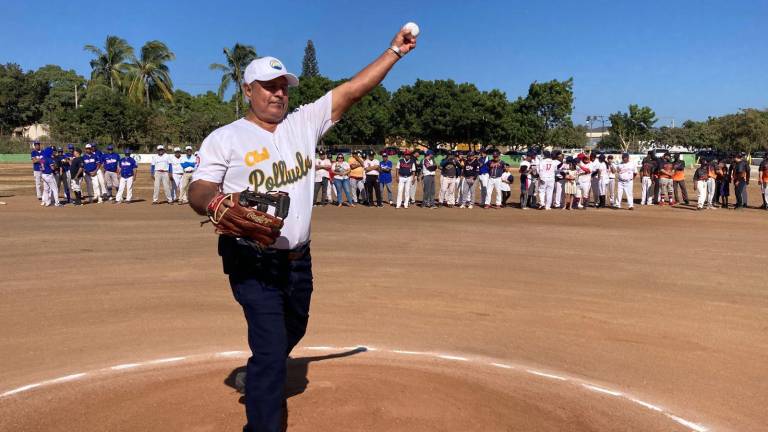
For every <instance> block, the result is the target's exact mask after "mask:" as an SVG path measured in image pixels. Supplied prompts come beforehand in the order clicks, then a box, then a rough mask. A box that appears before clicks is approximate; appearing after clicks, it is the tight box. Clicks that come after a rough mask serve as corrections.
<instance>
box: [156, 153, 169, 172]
mask: <svg viewBox="0 0 768 432" xmlns="http://www.w3.org/2000/svg"><path fill="white" fill-rule="evenodd" d="M152 166H153V167H155V171H168V170H169V168H170V166H171V157H170V156H169V155H168V153H163V155H162V156H161V155H159V154H156V155H153V156H152Z"/></svg>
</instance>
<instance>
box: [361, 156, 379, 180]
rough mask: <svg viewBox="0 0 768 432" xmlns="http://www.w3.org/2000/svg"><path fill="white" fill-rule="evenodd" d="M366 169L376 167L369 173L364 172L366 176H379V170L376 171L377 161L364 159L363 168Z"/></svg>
mask: <svg viewBox="0 0 768 432" xmlns="http://www.w3.org/2000/svg"><path fill="white" fill-rule="evenodd" d="M368 167H376V169H374V170H371V171H366V172H365V174H366V175H375V176H377V175H379V169H378V168H379V161H378V160H376V159H372V160H371V159H366V160H365V161H364V162H363V168H368Z"/></svg>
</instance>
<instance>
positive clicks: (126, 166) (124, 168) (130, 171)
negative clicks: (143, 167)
mask: <svg viewBox="0 0 768 432" xmlns="http://www.w3.org/2000/svg"><path fill="white" fill-rule="evenodd" d="M118 164H119V166H120V182H119V184H118V187H117V197H116V198H115V202H116V203H117V204H120V203H122V202H123V192H125V202H127V203H130V202H131V201H132V200H133V182H134V180H136V170H137V169H138V168H139V165H138V164H137V163H136V159H134V158H132V157H131V149H125V157H123V158H121V159H120V162H119V163H118Z"/></svg>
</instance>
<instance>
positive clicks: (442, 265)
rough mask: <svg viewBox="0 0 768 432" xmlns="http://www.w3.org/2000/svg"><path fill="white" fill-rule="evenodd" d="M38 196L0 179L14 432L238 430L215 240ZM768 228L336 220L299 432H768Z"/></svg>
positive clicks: (332, 211) (321, 260) (701, 221)
mask: <svg viewBox="0 0 768 432" xmlns="http://www.w3.org/2000/svg"><path fill="white" fill-rule="evenodd" d="M142 174H143V178H140V181H139V185H138V188H137V191H136V193H135V196H136V197H137V198H140V199H147V198H149V196H150V194H151V193H150V191H149V183H148V180H149V178H148V176H147V175H146V172H143V173H142ZM31 178H32V177H31V173H28V172H27V171H26V168H23V167H18V166H8V165H0V196H2V195H5V197H2V198H0V200H2V201H5V202H6V203H7V205H5V206H0V227H1V228H0V262H1V263H2V269H3V272H2V274H3V277H4V278H3V282H2V284H0V328H1V329H2V333H0V394H3V396H0V431H6V430H8V431H71V430H80V431H97V430H114V431H129V430H134V431H135V430H195V431H221V430H239V426H240V425H241V424H242V422H243V417H244V416H243V407H242V405H241V404H239V403H238V399H239V395H238V394H237V393H236V392H235V390H234V389H233V388H232V387H231V386H230V385H228V383H226V382H225V381H228V378H230V376H231V374H232V373H233V371H234V370H235V369H236V368H237V367H239V366H241V365H242V364H243V361H244V360H243V358H242V356H235V357H226V356H224V357H221V358H217V357H215V356H214V357H211V356H212V355H214V354H215V353H222V352H230V351H241V350H245V349H247V347H246V345H245V322H244V319H243V318H242V315H241V311H240V310H239V307H238V306H237V304H236V303H235V302H234V300H233V299H232V298H231V293H230V291H229V287H228V285H227V281H226V278H225V277H224V275H223V274H222V273H221V266H220V262H219V261H218V259H217V257H216V252H215V237H214V235H213V234H211V232H210V227H204V228H200V226H199V224H198V221H199V220H200V218H199V217H198V216H196V215H194V214H193V213H192V212H191V211H190V210H189V208H187V207H182V206H169V205H160V206H151V205H149V203H148V202H146V201H144V202H138V203H134V204H130V205H120V206H117V205H112V204H101V205H88V206H83V207H79V208H75V207H71V206H67V207H64V208H41V207H40V206H39V205H38V202H37V201H36V200H35V199H34V197H33V196H32V188H31V186H30V181H31ZM9 195H11V196H9ZM513 199H514V194H513ZM750 204H752V205H757V204H759V195H758V193H757V190H756V187H755V186H754V185H752V186H751V189H750ZM767 227H768V212H764V211H759V210H745V211H738V212H737V211H726V210H712V211H705V212H696V211H690V210H689V209H688V208H658V207H654V208H639V209H637V210H636V211H635V212H627V211H612V210H601V211H593V210H590V211H586V212H565V211H552V212H538V211H527V212H523V211H519V210H517V209H506V210H499V211H490V210H488V211H485V210H479V209H473V210H460V209H439V210H425V209H424V210H423V209H420V208H413V209H408V210H407V211H399V210H398V211H395V210H394V209H391V208H384V209H368V208H355V209H348V208H344V209H338V208H334V207H325V208H317V209H316V210H315V220H314V223H313V242H312V253H313V258H314V260H313V261H314V269H315V293H314V299H313V303H312V308H313V309H312V317H311V319H310V326H309V329H308V334H307V336H306V338H305V339H304V340H303V341H302V343H301V347H302V349H299V350H297V351H296V353H295V354H294V357H295V359H294V360H293V361H292V367H291V368H290V370H291V377H290V383H289V390H290V389H293V390H290V393H291V394H292V395H293V396H292V397H291V398H290V399H289V410H290V417H289V418H290V426H291V429H290V430H296V431H310V430H360V431H393V430H409V431H411V430H412V431H433V430H434V431H444V430H455V431H465V430H478V431H480V430H483V431H531V430H551V431H556V430H569V431H616V430H627V431H636V430H643V431H651V430H659V431H662V430H664V431H669V430H704V429H705V428H706V429H709V430H713V431H761V430H768V427H767V426H766V424H768V412H767V411H766V410H765V403H766V401H768V399H767V398H768V396H767V395H768V381H766V380H765V368H766V366H765V365H766V364H768V289H766V286H768V284H766V272H765V263H766V260H767V259H768V249H766V247H765V241H766V238H768V237H766V228H767ZM359 345H365V346H368V347H371V348H374V349H372V350H369V351H365V352H359V353H355V354H354V355H348V356H340V357H338V358H325V359H317V357H318V356H324V355H328V354H333V353H341V352H344V351H345V350H348V349H349V348H345V347H355V346H359ZM158 359H159V360H163V359H166V360H168V361H159V362H158V361H155V360H158ZM462 359H463V360H462ZM153 361H155V362H153ZM493 363H496V364H498V365H503V366H509V368H505V367H501V366H494V365H493ZM120 366H122V367H120ZM534 372H536V373H534ZM79 374H85V375H79ZM60 377H69V378H67V379H62V380H59V381H54V382H51V380H56V379H57V378H60ZM555 377H556V378H555ZM34 384H40V385H39V386H37V387H26V386H30V385H34ZM230 384H231V383H230ZM25 387H26V388H25ZM14 389H21V390H19V391H17V392H14V393H11V394H7V393H8V392H11V391H14ZM633 400H635V401H633ZM636 401H640V402H643V403H645V404H646V405H647V406H646V405H642V404H640V403H638V402H636ZM651 407H653V408H651ZM654 408H656V409H654Z"/></svg>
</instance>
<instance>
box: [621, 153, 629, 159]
mask: <svg viewBox="0 0 768 432" xmlns="http://www.w3.org/2000/svg"><path fill="white" fill-rule="evenodd" d="M621 157H623V158H625V157H629V153H622V154H621Z"/></svg>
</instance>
